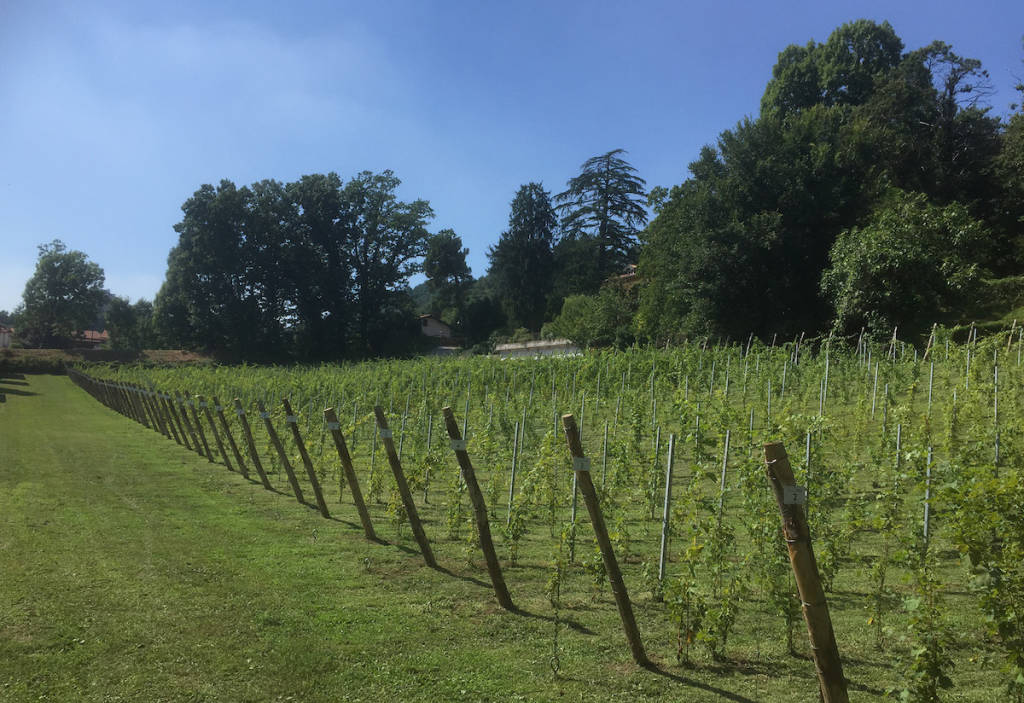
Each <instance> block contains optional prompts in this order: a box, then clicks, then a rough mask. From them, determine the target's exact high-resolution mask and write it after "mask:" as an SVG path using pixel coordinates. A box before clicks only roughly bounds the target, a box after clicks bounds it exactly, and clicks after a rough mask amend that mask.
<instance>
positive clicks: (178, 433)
mask: <svg viewBox="0 0 1024 703" xmlns="http://www.w3.org/2000/svg"><path fill="white" fill-rule="evenodd" d="M167 398H168V396H167V394H166V393H161V392H159V391H157V402H158V403H159V404H160V407H161V408H163V412H164V415H165V416H166V417H167V426H168V427H169V428H170V429H171V434H173V435H174V441H175V442H177V443H178V444H180V445H182V446H185V445H186V441H185V431H184V430H182V429H181V426H180V425H179V424H178V419H177V418H176V417H175V415H174V410H173V406H171V404H170V403H169V402H168V401H167ZM189 449H191V447H189Z"/></svg>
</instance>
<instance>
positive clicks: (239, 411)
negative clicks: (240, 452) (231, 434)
mask: <svg viewBox="0 0 1024 703" xmlns="http://www.w3.org/2000/svg"><path fill="white" fill-rule="evenodd" d="M235 415H237V416H238V422H239V424H241V425H242V435H243V436H244V437H245V443H246V445H247V446H248V447H249V458H250V459H252V463H253V466H255V467H256V473H258V474H259V475H260V482H261V483H263V487H264V488H266V489H267V490H268V491H269V490H272V487H271V485H270V479H268V478H267V473H266V472H265V471H264V470H263V463H262V462H261V461H260V455H259V452H257V451H256V441H255V440H254V439H253V438H252V428H250V427H249V419H248V418H247V417H246V415H245V409H243V408H242V401H240V400H239V399H238V398H235Z"/></svg>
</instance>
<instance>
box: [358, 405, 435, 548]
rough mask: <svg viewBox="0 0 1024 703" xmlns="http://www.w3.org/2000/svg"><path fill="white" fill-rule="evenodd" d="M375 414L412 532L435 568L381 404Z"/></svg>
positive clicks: (374, 409) (428, 543)
mask: <svg viewBox="0 0 1024 703" xmlns="http://www.w3.org/2000/svg"><path fill="white" fill-rule="evenodd" d="M373 414H374V415H375V416H376V418H377V427H378V428H379V430H380V438H381V439H382V440H383V442H384V450H385V451H386V452H387V455H388V463H389V464H390V465H391V473H393V474H394V475H395V483H397V484H398V493H399V495H400V496H401V497H402V505H403V506H405V515H406V517H408V518H409V526H410V527H411V528H412V534H413V536H414V537H415V538H416V542H417V544H419V545H420V552H421V553H422V554H423V561H424V562H426V564H427V566H429V567H431V568H435V567H436V566H437V561H436V560H435V559H434V552H433V550H432V549H431V548H430V542H428V541H427V535H426V533H425V532H423V524H422V523H421V522H420V516H419V513H417V512H416V504H415V503H414V502H413V500H412V494H411V493H410V492H409V484H408V482H406V480H405V473H403V471H402V462H401V461H399V459H398V453H397V452H396V451H395V442H394V439H393V438H392V434H391V429H390V428H389V427H388V420H387V418H386V417H384V409H383V408H382V407H381V406H379V405H375V406H374V408H373Z"/></svg>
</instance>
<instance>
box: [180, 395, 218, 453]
mask: <svg viewBox="0 0 1024 703" xmlns="http://www.w3.org/2000/svg"><path fill="white" fill-rule="evenodd" d="M186 403H187V404H188V409H189V410H191V411H192V421H193V422H194V423H195V427H196V434H198V435H199V439H200V441H202V443H203V451H202V455H203V456H205V457H206V458H207V459H208V460H209V461H210V462H211V463H212V462H213V460H214V459H213V452H211V451H210V445H209V444H208V443H207V441H206V433H205V432H203V424H202V423H201V422H200V421H199V408H198V407H197V406H196V399H195V398H189V397H188V396H187V395H186Z"/></svg>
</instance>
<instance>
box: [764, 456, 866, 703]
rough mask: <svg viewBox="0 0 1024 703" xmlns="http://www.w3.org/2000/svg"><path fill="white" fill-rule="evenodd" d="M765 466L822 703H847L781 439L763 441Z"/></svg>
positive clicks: (798, 496) (800, 500)
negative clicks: (776, 505) (779, 440)
mask: <svg viewBox="0 0 1024 703" xmlns="http://www.w3.org/2000/svg"><path fill="white" fill-rule="evenodd" d="M764 460H765V468H766V472H767V474H768V482H769V483H770V484H771V488H772V493H774V494H775V501H776V502H777V503H778V505H779V512H780V513H781V514H782V531H783V535H784V537H785V539H786V546H787V548H788V549H789V561H790V564H791V565H792V567H793V574H794V576H795V577H796V586H797V590H798V591H799V593H800V602H801V603H802V604H803V613H804V620H805V621H806V623H807V634H808V635H809V636H810V640H811V654H812V656H813V657H814V665H815V668H816V669H817V672H818V685H819V687H820V690H821V698H822V701H823V703H848V702H849V700H850V699H849V697H848V695H847V693H846V679H845V678H844V676H843V664H842V661H840V659H839V649H838V647H837V646H836V636H835V633H834V632H833V630H832V619H831V618H830V617H829V613H828V601H826V600H825V591H824V590H822V587H821V579H820V578H819V576H818V564H817V562H816V561H815V559H814V550H813V549H812V548H811V535H810V531H809V530H808V529H807V519H806V518H805V516H804V511H803V508H802V507H801V504H802V503H803V500H804V494H803V491H802V490H800V489H799V487H797V486H796V485H795V481H794V478H793V469H792V467H791V466H790V465H789V457H788V456H787V455H786V449H785V447H783V446H782V443H781V442H772V443H769V444H765V445H764Z"/></svg>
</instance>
